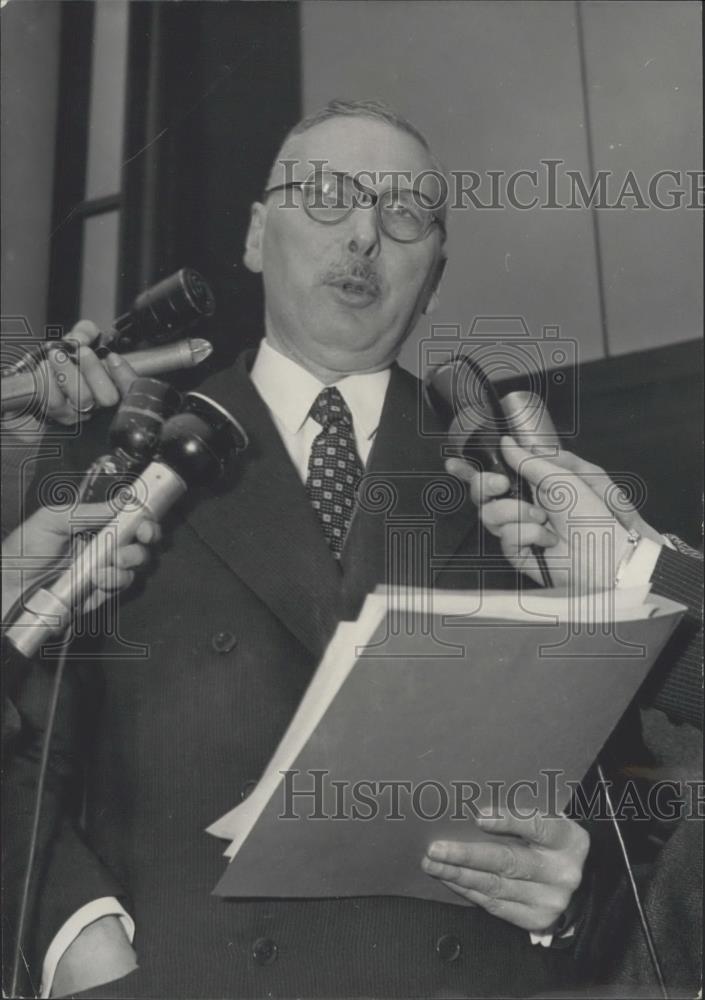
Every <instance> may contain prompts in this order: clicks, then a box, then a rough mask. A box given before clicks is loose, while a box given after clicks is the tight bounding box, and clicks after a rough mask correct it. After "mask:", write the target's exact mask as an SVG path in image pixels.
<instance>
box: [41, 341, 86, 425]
mask: <svg viewBox="0 0 705 1000" xmlns="http://www.w3.org/2000/svg"><path fill="white" fill-rule="evenodd" d="M79 351H80V348H79ZM48 357H49V365H50V366H51V369H52V372H53V375H54V378H55V380H56V383H57V385H58V386H59V388H60V389H61V392H62V393H63V395H64V396H65V398H66V401H67V402H68V404H69V406H71V407H73V410H74V412H76V413H87V412H90V410H91V409H92V408H93V407H94V406H95V399H94V398H93V393H92V392H91V390H90V389H89V387H88V383H87V382H86V380H85V378H84V377H83V375H82V374H81V370H80V368H78V367H77V366H76V365H75V364H74V361H73V356H72V355H71V354H70V353H69V352H68V351H67V350H65V349H63V348H62V347H61V346H60V345H58V346H57V347H55V348H53V349H52V350H51V351H49V354H48Z"/></svg>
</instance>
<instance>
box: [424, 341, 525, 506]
mask: <svg viewBox="0 0 705 1000" xmlns="http://www.w3.org/2000/svg"><path fill="white" fill-rule="evenodd" d="M425 391H426V397H427V399H428V402H429V403H430V405H431V407H432V408H433V409H434V410H435V411H436V413H437V414H438V415H439V416H440V418H441V420H443V422H444V423H445V424H446V425H447V426H448V431H447V442H448V444H447V449H446V450H447V453H448V454H452V455H457V456H458V457H459V458H464V459H465V460H466V461H469V462H471V463H472V464H473V465H475V466H476V467H477V468H478V469H479V470H480V471H482V472H498V473H500V474H501V475H503V476H506V477H507V478H508V479H509V482H510V484H511V486H510V495H511V496H513V497H518V496H519V491H520V488H519V477H518V476H517V474H516V472H515V471H514V469H512V468H511V467H510V466H509V465H507V463H506V461H505V460H504V456H503V455H502V451H501V447H500V440H501V438H502V435H503V434H508V433H509V427H508V423H507V420H506V418H505V415H504V412H503V410H502V407H501V405H500V401H499V397H498V395H497V391H496V389H495V387H494V385H493V384H492V382H491V381H490V379H489V378H488V377H487V375H486V373H485V371H484V370H483V368H482V367H481V366H480V365H479V364H478V363H477V362H476V361H474V360H473V359H472V358H470V357H468V356H467V355H465V356H462V357H458V358H454V359H453V360H452V361H448V362H446V363H444V364H442V365H439V366H438V367H437V368H434V369H433V370H432V371H431V372H430V373H429V374H428V375H427V376H426V381H425Z"/></svg>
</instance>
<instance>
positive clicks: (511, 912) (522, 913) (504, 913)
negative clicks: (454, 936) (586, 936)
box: [444, 882, 560, 934]
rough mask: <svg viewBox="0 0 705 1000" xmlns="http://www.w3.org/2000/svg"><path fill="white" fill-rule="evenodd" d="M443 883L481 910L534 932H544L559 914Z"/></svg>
mask: <svg viewBox="0 0 705 1000" xmlns="http://www.w3.org/2000/svg"><path fill="white" fill-rule="evenodd" d="M444 885H447V886H448V888H449V889H452V890H453V892H456V893H457V894H458V895H459V896H463V897H464V898H465V899H467V900H469V901H470V902H471V903H475V905H476V906H481V907H482V909H483V910H486V911H487V912H488V913H491V914H492V915H493V916H495V917H499V918H500V919H501V920H506V921H507V922H508V923H510V924H514V925H515V926H516V927H521V928H522V929H523V930H525V931H532V932H533V933H535V934H541V933H544V932H545V931H546V929H547V928H550V927H551V926H552V924H554V923H555V922H556V920H557V919H558V917H559V916H560V913H555V912H554V911H553V910H543V909H536V908H535V907H533V906H527V905H526V903H517V902H515V901H514V900H507V899H495V898H494V896H485V895H484V893H482V892H478V891H477V890H476V889H463V888H462V887H461V886H456V885H454V884H453V883H452V882H444Z"/></svg>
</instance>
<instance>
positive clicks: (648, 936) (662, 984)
mask: <svg viewBox="0 0 705 1000" xmlns="http://www.w3.org/2000/svg"><path fill="white" fill-rule="evenodd" d="M597 776H598V778H599V779H600V781H601V782H602V787H603V788H604V790H605V802H606V803H607V812H608V813H609V818H610V820H611V822H612V826H613V828H614V832H615V835H616V837H617V843H618V844H619V850H620V853H621V855H622V861H623V862H624V870H625V871H626V873H627V879H628V881H629V888H630V891H631V894H632V898H633V900H634V903H635V905H636V911H637V913H638V915H639V923H640V925H641V930H642V934H643V936H644V941H645V943H646V949H647V951H648V953H649V959H650V960H651V966H652V968H653V970H654V974H655V976H656V981H657V982H658V985H659V989H660V991H661V996H662V997H663V998H664V1000H669V996H668V990H667V988H666V981H665V979H664V977H663V970H662V969H661V962H660V961H659V957H658V952H657V951H656V945H655V943H654V938H653V933H652V931H651V927H650V926H649V920H648V917H647V916H646V910H645V909H644V905H643V903H642V901H641V896H640V895H639V889H638V887H637V884H636V879H635V878H634V869H633V868H632V864H631V861H630V859H629V853H628V852H627V845H626V844H625V843H624V837H623V836H622V831H621V830H620V828H619V821H618V820H617V814H616V812H615V809H614V805H613V803H612V796H611V795H610V789H609V784H608V782H607V778H606V777H605V772H604V771H603V769H602V764H600V762H599V761H597Z"/></svg>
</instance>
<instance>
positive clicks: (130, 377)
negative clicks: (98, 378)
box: [105, 354, 137, 397]
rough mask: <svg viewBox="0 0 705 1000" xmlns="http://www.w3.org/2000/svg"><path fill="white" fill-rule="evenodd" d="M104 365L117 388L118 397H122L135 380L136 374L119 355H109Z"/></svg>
mask: <svg viewBox="0 0 705 1000" xmlns="http://www.w3.org/2000/svg"><path fill="white" fill-rule="evenodd" d="M105 363H106V365H107V366H108V374H109V375H110V377H111V379H112V380H113V382H114V383H115V385H116V386H117V388H118V390H119V392H120V395H121V396H122V397H124V396H125V394H126V393H127V392H128V391H129V388H130V386H131V385H132V383H133V382H134V381H135V379H136V378H137V372H136V371H135V369H134V368H133V367H132V365H131V364H130V363H129V361H126V360H125V358H124V357H122V355H120V354H109V355H108V356H107V358H106V359H105Z"/></svg>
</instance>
